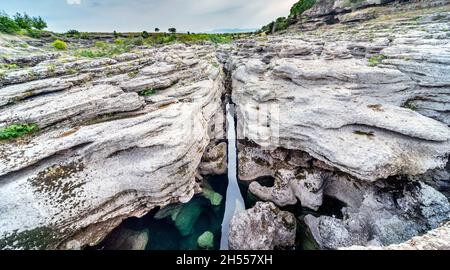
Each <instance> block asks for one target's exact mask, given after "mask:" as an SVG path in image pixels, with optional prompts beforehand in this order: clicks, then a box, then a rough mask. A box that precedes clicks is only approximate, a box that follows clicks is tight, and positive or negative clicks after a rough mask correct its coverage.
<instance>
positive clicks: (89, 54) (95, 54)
mask: <svg viewBox="0 0 450 270" xmlns="http://www.w3.org/2000/svg"><path fill="white" fill-rule="evenodd" d="M131 49H132V47H131V46H130V45H127V44H125V43H123V42H118V40H116V41H115V42H114V43H107V42H103V41H98V42H96V43H95V45H94V47H93V48H90V49H81V50H78V51H76V52H75V56H78V57H86V58H99V57H112V56H114V55H118V54H123V53H126V52H129V51H130V50H131Z"/></svg>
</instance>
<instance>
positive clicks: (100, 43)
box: [94, 41, 108, 49]
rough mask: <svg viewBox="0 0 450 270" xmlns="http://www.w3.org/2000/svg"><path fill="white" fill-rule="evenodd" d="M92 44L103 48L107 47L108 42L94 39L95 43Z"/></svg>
mask: <svg viewBox="0 0 450 270" xmlns="http://www.w3.org/2000/svg"><path fill="white" fill-rule="evenodd" d="M94 46H95V47H96V48H101V49H104V48H106V47H108V43H106V42H104V41H96V42H95V44H94Z"/></svg>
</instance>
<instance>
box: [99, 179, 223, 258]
mask: <svg viewBox="0 0 450 270" xmlns="http://www.w3.org/2000/svg"><path fill="white" fill-rule="evenodd" d="M207 184H208V185H210V186H211V187H212V189H213V190H214V191H215V192H217V193H219V194H221V195H222V196H223V199H222V201H221V203H220V204H219V205H213V204H212V203H211V200H209V199H207V198H205V197H204V196H202V194H199V195H196V196H195V197H194V198H193V199H192V200H191V201H190V202H188V203H186V204H174V205H170V206H168V207H165V208H164V209H163V211H160V210H159V209H155V210H153V211H151V212H150V213H148V214H147V215H145V216H144V217H142V218H129V219H126V220H125V221H124V222H122V224H121V225H120V226H119V227H118V228H116V229H115V231H116V230H121V229H129V230H133V231H137V232H139V231H146V230H147V231H148V232H149V240H148V242H147V245H146V248H145V249H146V250H201V249H203V248H201V247H199V246H198V243H197V241H198V238H199V237H200V236H201V235H202V234H204V233H205V232H207V231H208V232H211V233H212V234H213V235H214V238H213V240H214V242H213V248H210V249H219V248H220V239H221V224H222V220H223V214H224V211H225V198H226V188H227V177H226V176H225V175H223V176H215V177H211V178H209V179H208V180H207ZM174 213H177V214H176V217H175V218H174V216H175V215H174ZM165 215H167V216H165ZM113 234H114V232H112V233H111V234H110V235H109V236H108V237H106V239H105V240H104V241H103V242H102V243H100V244H99V245H98V246H96V247H93V248H92V249H109V248H108V243H110V241H114V239H111V235H113Z"/></svg>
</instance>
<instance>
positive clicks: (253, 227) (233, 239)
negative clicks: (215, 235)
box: [229, 202, 296, 250]
mask: <svg viewBox="0 0 450 270" xmlns="http://www.w3.org/2000/svg"><path fill="white" fill-rule="evenodd" d="M295 233H296V220H295V217H294V215H293V214H291V213H289V212H284V211H281V210H280V209H278V208H277V207H276V206H275V205H274V204H273V203H263V202H257V203H256V205H255V207H253V208H251V209H249V210H247V211H245V212H239V213H237V214H235V216H234V217H233V219H232V220H231V223H230V234H229V248H230V249H231V250H273V249H274V248H288V247H292V246H293V245H294V243H295Z"/></svg>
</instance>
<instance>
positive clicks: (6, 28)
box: [0, 12, 20, 34]
mask: <svg viewBox="0 0 450 270" xmlns="http://www.w3.org/2000/svg"><path fill="white" fill-rule="evenodd" d="M19 31H20V27H19V25H17V23H16V22H15V21H14V20H13V19H11V18H10V17H9V16H8V15H7V14H6V13H3V12H0V32H2V33H8V34H14V33H17V32H19Z"/></svg>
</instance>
